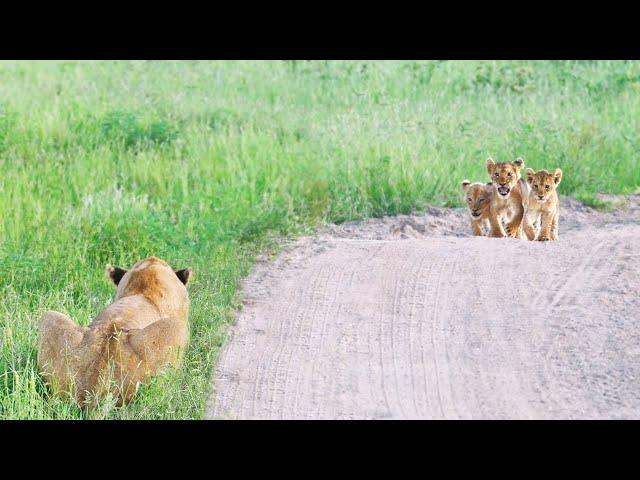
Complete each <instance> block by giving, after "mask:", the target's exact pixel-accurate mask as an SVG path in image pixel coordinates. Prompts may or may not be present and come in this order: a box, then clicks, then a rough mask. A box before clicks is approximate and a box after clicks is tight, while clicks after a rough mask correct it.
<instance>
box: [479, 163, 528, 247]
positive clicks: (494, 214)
mask: <svg viewBox="0 0 640 480" xmlns="http://www.w3.org/2000/svg"><path fill="white" fill-rule="evenodd" d="M523 166H524V160H522V158H518V159H516V160H514V161H513V162H498V163H495V162H494V161H493V159H492V158H491V157H489V158H487V172H488V173H489V176H490V177H491V182H492V183H493V186H494V187H495V189H494V192H493V195H492V197H491V201H490V212H491V213H490V215H489V223H490V225H491V229H490V231H489V236H490V237H505V236H507V235H508V236H509V237H512V238H521V237H522V218H523V216H524V206H523V196H524V195H523V192H526V187H527V185H526V183H524V181H523V180H522V179H520V169H521V168H522V167H523ZM503 221H504V222H505V223H506V225H505V227H504V228H503V226H502V222H503Z"/></svg>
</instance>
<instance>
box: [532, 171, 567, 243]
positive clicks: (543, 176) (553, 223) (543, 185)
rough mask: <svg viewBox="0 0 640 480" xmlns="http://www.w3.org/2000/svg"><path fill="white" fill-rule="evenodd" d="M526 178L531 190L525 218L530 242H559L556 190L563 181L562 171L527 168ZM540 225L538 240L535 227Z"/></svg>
mask: <svg viewBox="0 0 640 480" xmlns="http://www.w3.org/2000/svg"><path fill="white" fill-rule="evenodd" d="M526 176H527V182H528V183H529V186H530V188H531V190H530V192H529V198H528V203H527V208H526V213H525V217H524V232H525V234H526V235H527V238H528V239H529V240H539V241H541V242H544V241H547V240H557V239H558V216H559V214H560V208H559V203H558V193H557V192H556V188H557V187H558V185H559V184H560V181H561V180H562V170H560V169H559V168H556V169H555V170H554V171H553V172H547V171H546V170H538V171H537V172H536V171H534V170H533V169H532V168H527V170H526ZM538 223H539V224H540V229H539V232H537V238H536V228H535V227H534V226H535V225H537V224H538Z"/></svg>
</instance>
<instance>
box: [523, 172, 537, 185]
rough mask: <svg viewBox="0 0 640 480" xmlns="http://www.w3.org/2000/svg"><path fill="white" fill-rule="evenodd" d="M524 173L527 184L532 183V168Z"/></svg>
mask: <svg viewBox="0 0 640 480" xmlns="http://www.w3.org/2000/svg"><path fill="white" fill-rule="evenodd" d="M524 172H525V174H526V175H527V182H529V183H531V182H533V176H534V175H535V174H536V172H535V170H534V169H533V168H527V169H526V170H525V171H524Z"/></svg>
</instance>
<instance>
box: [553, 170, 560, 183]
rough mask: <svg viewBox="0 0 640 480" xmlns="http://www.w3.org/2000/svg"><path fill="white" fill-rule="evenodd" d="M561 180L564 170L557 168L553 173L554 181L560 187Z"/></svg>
mask: <svg viewBox="0 0 640 480" xmlns="http://www.w3.org/2000/svg"><path fill="white" fill-rule="evenodd" d="M560 180H562V170H560V169H559V168H556V169H555V171H554V172H553V181H554V182H556V185H558V184H559V183H560Z"/></svg>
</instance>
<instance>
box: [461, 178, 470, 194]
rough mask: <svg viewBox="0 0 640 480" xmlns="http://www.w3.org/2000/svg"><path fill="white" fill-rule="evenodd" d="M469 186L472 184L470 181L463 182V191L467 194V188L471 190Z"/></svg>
mask: <svg viewBox="0 0 640 480" xmlns="http://www.w3.org/2000/svg"><path fill="white" fill-rule="evenodd" d="M469 185H471V182H470V181H469V180H463V181H462V189H463V190H464V191H465V192H466V191H467V188H469Z"/></svg>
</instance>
